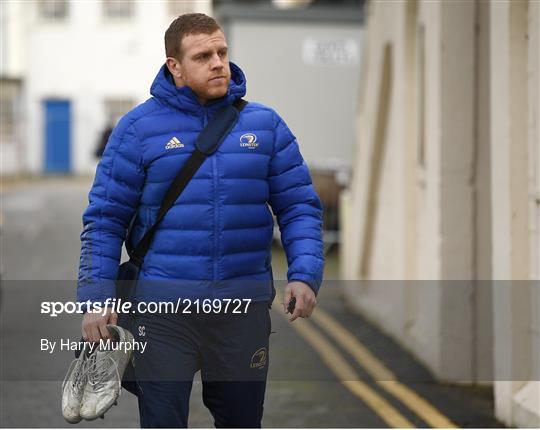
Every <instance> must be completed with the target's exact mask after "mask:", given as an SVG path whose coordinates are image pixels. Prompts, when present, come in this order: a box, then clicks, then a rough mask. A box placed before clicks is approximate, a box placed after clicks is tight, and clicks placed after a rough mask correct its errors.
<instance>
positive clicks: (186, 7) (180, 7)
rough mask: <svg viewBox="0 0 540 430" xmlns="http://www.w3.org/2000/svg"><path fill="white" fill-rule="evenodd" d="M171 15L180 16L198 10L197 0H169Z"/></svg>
mask: <svg viewBox="0 0 540 430" xmlns="http://www.w3.org/2000/svg"><path fill="white" fill-rule="evenodd" d="M168 8H169V15H171V16H175V17H176V16H179V15H183V14H185V13H193V12H196V11H197V10H196V9H197V2H196V1H186V0H169V1H168Z"/></svg>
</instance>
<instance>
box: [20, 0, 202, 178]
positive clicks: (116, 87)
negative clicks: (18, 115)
mask: <svg viewBox="0 0 540 430" xmlns="http://www.w3.org/2000/svg"><path fill="white" fill-rule="evenodd" d="M15 3H18V4H19V5H20V8H21V15H23V16H26V19H25V20H22V19H19V20H17V26H19V27H23V32H24V33H25V34H27V39H28V40H27V44H26V46H19V50H18V51H19V52H24V53H25V55H24V56H23V57H22V58H20V59H18V60H17V64H22V66H21V69H23V76H24V77H25V80H26V82H25V86H26V92H25V100H24V106H25V115H24V120H25V127H24V132H25V134H24V136H23V142H25V144H26V147H25V148H24V153H25V154H26V160H25V164H26V166H25V167H26V169H27V170H29V171H30V172H32V173H36V174H39V173H41V172H42V168H43V151H44V147H45V142H44V124H43V105H42V104H43V102H44V100H46V99H49V98H64V99H68V100H70V101H71V102H72V147H71V166H72V173H75V174H87V173H93V171H94V169H95V160H94V159H93V151H94V149H95V146H96V145H97V141H98V138H99V135H100V133H101V131H102V130H103V128H104V126H105V122H106V118H105V112H104V100H105V99H106V98H120V99H133V100H134V101H135V103H140V102H143V101H144V100H146V99H147V98H148V97H150V94H149V90H150V85H151V83H152V81H153V79H154V77H155V75H156V74H157V72H158V69H159V67H160V66H161V65H162V64H163V63H164V60H165V48H164V42H163V36H164V33H165V30H166V29H167V27H168V26H169V24H170V22H171V21H172V20H173V19H174V17H173V16H170V15H169V13H168V8H167V7H168V3H167V2H165V1H163V2H152V1H135V2H134V15H133V16H132V17H130V18H126V19H111V18H107V17H104V15H103V11H102V4H101V2H99V1H89V2H81V1H71V2H69V12H68V17H67V18H66V19H65V20H56V21H50V20H49V21H47V20H45V19H43V18H42V17H39V16H38V15H37V8H36V5H35V4H33V2H15ZM193 8H194V9H195V11H201V12H206V13H210V12H211V2H210V1H206V0H205V1H198V2H193ZM22 43H23V42H21V43H20V45H22Z"/></svg>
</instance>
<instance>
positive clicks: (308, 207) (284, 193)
mask: <svg viewBox="0 0 540 430" xmlns="http://www.w3.org/2000/svg"><path fill="white" fill-rule="evenodd" d="M275 120H276V121H275V142H274V151H273V154H272V159H271V161H270V172H269V185H270V201H269V203H270V206H271V207H272V210H273V212H274V214H275V215H276V218H277V221H278V225H279V229H280V231H281V241H282V243H283V247H284V249H285V254H286V256H287V263H288V267H289V269H288V272H287V280H288V281H289V282H291V281H303V282H305V283H306V284H308V285H309V286H310V287H311V289H312V290H313V291H314V292H315V294H317V293H318V291H319V287H320V285H321V282H322V277H323V268H324V255H323V242H322V207H321V202H320V200H319V197H318V196H317V193H316V192H315V189H314V187H313V184H312V182H311V176H310V174H309V169H308V167H307V165H306V163H305V161H304V159H303V158H302V155H301V154H300V149H299V147H298V142H297V141H296V138H295V136H294V135H293V134H292V132H291V131H290V130H289V128H288V127H287V125H286V124H285V122H284V121H283V119H281V118H280V117H279V116H277V115H276V117H275Z"/></svg>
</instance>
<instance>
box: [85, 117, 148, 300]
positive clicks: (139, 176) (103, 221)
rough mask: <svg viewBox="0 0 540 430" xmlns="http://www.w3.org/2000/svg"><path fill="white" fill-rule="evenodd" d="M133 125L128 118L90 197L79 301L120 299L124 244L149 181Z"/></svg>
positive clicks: (115, 134) (104, 160) (106, 156)
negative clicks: (118, 287)
mask: <svg viewBox="0 0 540 430" xmlns="http://www.w3.org/2000/svg"><path fill="white" fill-rule="evenodd" d="M132 122H133V121H130V120H129V119H128V118H127V117H124V118H123V119H122V120H121V121H120V122H119V124H118V125H117V126H116V128H115V129H114V130H113V132H112V134H111V136H110V138H109V141H108V143H107V146H106V148H105V152H104V153H103V158H102V159H101V161H100V162H99V164H98V166H97V169H96V175H95V179H94V183H93V185H92V188H91V190H90V193H89V196H88V201H89V204H88V207H87V208H86V210H85V211H84V214H83V227H84V228H83V231H82V233H81V257H80V265H79V276H78V284H77V300H78V301H79V302H86V301H88V300H90V301H91V302H103V301H105V300H106V299H107V298H113V297H115V296H116V292H115V284H114V280H115V279H116V275H117V271H118V264H119V262H120V258H121V253H122V244H123V242H124V240H125V237H126V233H127V228H128V226H129V223H130V221H131V218H132V217H133V215H134V213H135V210H136V208H137V206H138V204H139V199H140V196H141V191H142V186H143V184H144V180H145V174H144V169H143V167H142V153H141V152H142V151H141V145H140V143H139V141H138V138H137V135H136V131H135V128H134V126H133V124H132Z"/></svg>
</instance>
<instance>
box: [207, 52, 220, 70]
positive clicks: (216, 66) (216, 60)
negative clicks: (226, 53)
mask: <svg viewBox="0 0 540 430" xmlns="http://www.w3.org/2000/svg"><path fill="white" fill-rule="evenodd" d="M210 64H211V67H212V70H215V69H222V68H223V60H222V59H221V57H220V56H219V55H218V54H217V52H216V53H214V55H212V61H211V63H210Z"/></svg>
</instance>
